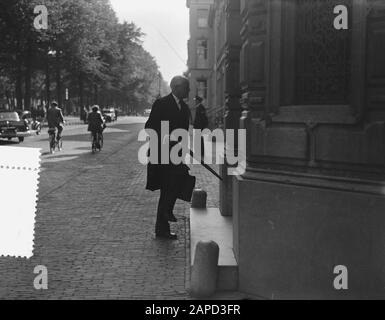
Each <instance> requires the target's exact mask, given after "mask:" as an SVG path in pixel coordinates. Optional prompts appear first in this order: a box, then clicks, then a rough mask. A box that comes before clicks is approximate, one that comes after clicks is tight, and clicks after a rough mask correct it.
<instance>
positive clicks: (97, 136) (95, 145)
mask: <svg viewBox="0 0 385 320" xmlns="http://www.w3.org/2000/svg"><path fill="white" fill-rule="evenodd" d="M91 136H92V153H95V152H96V151H97V149H99V152H100V151H102V148H103V133H102V132H93V133H92V134H91Z"/></svg>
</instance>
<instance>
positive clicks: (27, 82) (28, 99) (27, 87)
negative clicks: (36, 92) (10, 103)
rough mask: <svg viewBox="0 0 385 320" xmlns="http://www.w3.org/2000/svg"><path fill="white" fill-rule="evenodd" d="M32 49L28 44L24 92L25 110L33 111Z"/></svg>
mask: <svg viewBox="0 0 385 320" xmlns="http://www.w3.org/2000/svg"><path fill="white" fill-rule="evenodd" d="M31 69H32V48H31V44H28V49H27V55H26V57H25V73H24V76H25V77H24V81H25V92H24V109H25V110H31V72H32V70H31Z"/></svg>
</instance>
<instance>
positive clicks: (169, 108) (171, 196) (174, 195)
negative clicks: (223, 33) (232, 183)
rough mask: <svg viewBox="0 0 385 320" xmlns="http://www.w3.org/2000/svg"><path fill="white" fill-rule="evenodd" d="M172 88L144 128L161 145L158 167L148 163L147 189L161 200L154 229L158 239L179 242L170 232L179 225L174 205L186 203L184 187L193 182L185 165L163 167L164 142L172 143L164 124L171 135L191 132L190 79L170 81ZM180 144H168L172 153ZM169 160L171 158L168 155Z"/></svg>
mask: <svg viewBox="0 0 385 320" xmlns="http://www.w3.org/2000/svg"><path fill="white" fill-rule="evenodd" d="M170 86H171V90H172V93H171V94H170V95H168V96H166V97H163V98H160V99H158V100H156V101H155V103H154V105H153V106H152V109H151V114H150V117H149V119H148V121H147V122H146V125H145V128H146V129H152V130H155V131H156V133H157V134H158V141H159V147H158V153H159V155H158V163H159V164H154V163H149V165H148V168H147V185H146V189H148V190H151V191H154V190H159V189H160V199H159V204H158V210H157V219H156V225H155V235H156V237H157V238H164V239H171V240H176V239H177V235H176V234H174V233H171V232H170V225H169V221H172V222H176V218H175V216H174V215H173V209H174V205H175V202H176V200H177V199H178V198H180V199H183V196H182V195H181V191H182V190H184V189H186V188H185V186H186V184H187V185H188V184H189V181H190V182H191V179H190V178H192V177H191V176H190V175H189V174H188V170H189V167H188V166H186V165H185V164H184V163H181V164H177V165H176V164H173V163H172V162H171V160H170V161H169V162H170V163H169V164H160V162H161V155H160V153H161V150H162V148H161V145H162V143H164V142H165V139H170V136H166V137H162V136H161V122H162V121H167V122H168V124H169V134H171V133H172V132H173V131H174V130H175V129H184V130H187V131H188V129H189V125H190V110H189V108H188V106H187V104H186V103H185V102H184V101H183V99H185V98H187V97H188V95H189V91H190V87H189V81H188V79H186V78H184V77H181V76H177V77H174V78H173V79H172V80H171V85H170ZM177 143H178V142H174V141H169V145H170V149H169V151H170V150H171V148H172V147H173V146H175V144H177ZM150 152H151V150H150ZM167 156H169V154H168V155H167ZM193 184H195V180H194V181H193ZM190 185H191V183H190ZM192 189H193V185H191V190H190V191H191V193H192ZM184 200H186V199H184ZM186 201H188V200H186Z"/></svg>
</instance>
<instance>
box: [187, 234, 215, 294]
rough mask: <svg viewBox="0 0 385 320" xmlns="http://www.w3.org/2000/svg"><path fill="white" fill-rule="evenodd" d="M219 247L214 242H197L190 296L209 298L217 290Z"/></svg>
mask: <svg viewBox="0 0 385 320" xmlns="http://www.w3.org/2000/svg"><path fill="white" fill-rule="evenodd" d="M218 259H219V246H218V244H217V243H216V242H214V241H199V242H198V243H197V245H196V248H195V258H194V265H193V268H192V273H191V288H190V294H191V295H192V296H193V297H210V296H212V295H213V294H214V293H215V291H216V289H217V278H218Z"/></svg>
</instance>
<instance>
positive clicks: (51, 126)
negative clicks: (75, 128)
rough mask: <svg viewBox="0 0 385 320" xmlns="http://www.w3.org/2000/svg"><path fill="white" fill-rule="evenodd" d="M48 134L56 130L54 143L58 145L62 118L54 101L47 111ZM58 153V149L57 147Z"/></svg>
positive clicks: (61, 129) (61, 130)
mask: <svg viewBox="0 0 385 320" xmlns="http://www.w3.org/2000/svg"><path fill="white" fill-rule="evenodd" d="M47 122H48V132H52V131H53V132H55V131H56V129H57V135H56V141H57V143H58V145H59V141H60V139H61V134H62V132H63V123H64V117H63V113H62V111H61V109H60V108H59V107H58V104H57V102H56V101H53V102H52V103H51V107H50V108H49V109H48V110H47ZM59 151H60V147H59Z"/></svg>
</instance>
